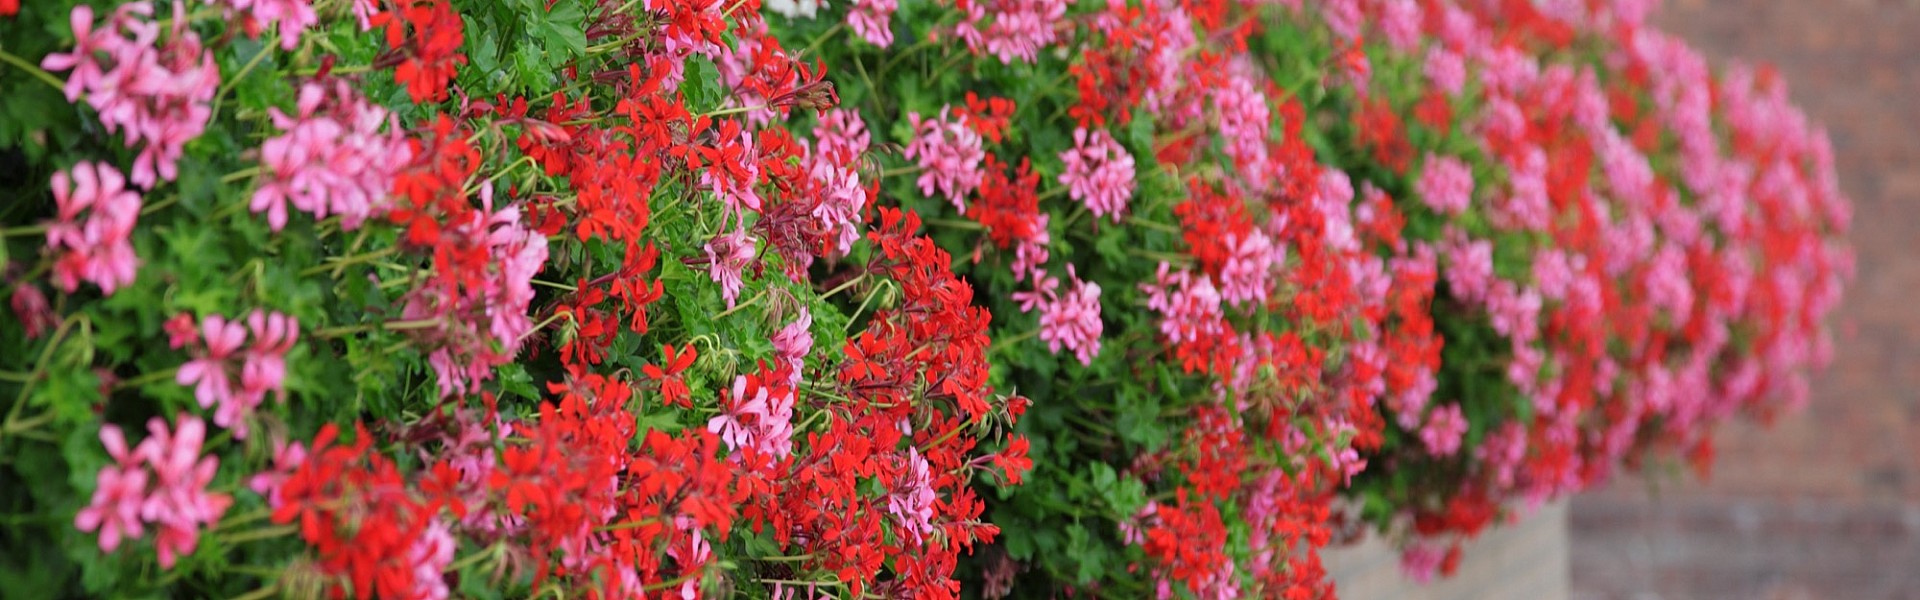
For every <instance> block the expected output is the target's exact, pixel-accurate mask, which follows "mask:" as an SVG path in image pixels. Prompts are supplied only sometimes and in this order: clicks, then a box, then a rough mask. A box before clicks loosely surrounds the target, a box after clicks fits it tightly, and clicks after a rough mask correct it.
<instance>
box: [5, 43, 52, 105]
mask: <svg viewBox="0 0 1920 600" xmlns="http://www.w3.org/2000/svg"><path fill="white" fill-rule="evenodd" d="M0 62H3V63H7V64H10V65H13V68H15V69H19V70H22V71H26V72H27V74H28V75H32V76H33V77H34V78H35V79H39V80H41V81H44V82H46V83H47V85H50V86H53V89H56V90H60V93H62V94H64V93H66V91H67V84H66V83H65V82H62V81H60V78H58V77H54V76H53V74H52V73H48V72H47V71H46V69H42V68H40V67H38V66H35V65H34V64H33V63H30V62H27V61H26V60H25V59H22V58H20V57H18V56H14V55H13V54H12V53H9V52H7V51H5V50H0Z"/></svg>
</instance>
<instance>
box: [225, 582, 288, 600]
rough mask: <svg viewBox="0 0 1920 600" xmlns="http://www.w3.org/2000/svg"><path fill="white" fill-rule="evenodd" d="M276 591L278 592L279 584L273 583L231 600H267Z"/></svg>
mask: <svg viewBox="0 0 1920 600" xmlns="http://www.w3.org/2000/svg"><path fill="white" fill-rule="evenodd" d="M278 591H280V582H279V581H275V582H273V583H269V584H267V585H264V586H261V587H260V589H257V590H254V591H251V592H247V593H245V594H241V595H238V596H234V597H233V598H232V600H266V599H267V598H272V597H273V594H274V592H278Z"/></svg>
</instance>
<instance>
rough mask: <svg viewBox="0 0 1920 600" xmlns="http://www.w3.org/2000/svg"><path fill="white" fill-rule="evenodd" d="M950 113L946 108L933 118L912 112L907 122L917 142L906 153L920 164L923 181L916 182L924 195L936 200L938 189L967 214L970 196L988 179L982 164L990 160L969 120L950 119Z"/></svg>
mask: <svg viewBox="0 0 1920 600" xmlns="http://www.w3.org/2000/svg"><path fill="white" fill-rule="evenodd" d="M947 113H948V109H945V108H942V109H940V116H938V117H935V118H931V119H924V118H921V117H920V114H919V113H909V114H908V115H907V121H908V122H909V123H911V124H912V125H913V139H912V140H911V141H909V142H908V143H907V147H906V150H905V151H904V152H903V154H904V155H905V156H906V157H907V158H910V159H914V160H916V161H918V163H919V166H920V178H919V179H918V180H917V181H916V183H917V184H918V185H919V186H920V193H921V194H924V195H926V196H927V197H933V196H934V192H935V191H936V190H937V191H938V192H939V194H940V195H941V196H945V197H946V199H947V200H948V201H950V202H952V203H953V207H954V208H955V209H957V210H959V211H960V213H961V214H966V212H967V205H966V198H967V194H970V193H973V190H975V189H977V188H979V187H980V180H981V179H982V178H984V177H986V172H985V171H984V170H982V168H981V164H982V163H984V162H985V161H986V159H987V152H986V150H985V148H984V146H983V145H982V144H983V142H982V140H981V138H980V134H979V133H975V132H974V131H973V128H971V127H968V126H967V124H966V118H965V117H959V118H955V119H953V120H948V119H947Z"/></svg>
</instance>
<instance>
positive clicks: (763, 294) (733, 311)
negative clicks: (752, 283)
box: [713, 289, 767, 321]
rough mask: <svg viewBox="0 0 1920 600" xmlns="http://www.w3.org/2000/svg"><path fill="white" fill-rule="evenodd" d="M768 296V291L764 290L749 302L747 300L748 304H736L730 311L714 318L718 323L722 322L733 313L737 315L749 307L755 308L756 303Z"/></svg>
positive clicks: (721, 312) (725, 311) (724, 311)
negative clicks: (721, 320)
mask: <svg viewBox="0 0 1920 600" xmlns="http://www.w3.org/2000/svg"><path fill="white" fill-rule="evenodd" d="M766 295H767V291H766V290H764V289H763V290H760V293H758V294H754V295H753V298H752V299H749V300H747V301H746V302H741V303H739V304H735V305H734V306H733V308H729V309H726V310H723V311H720V314H717V315H714V316H713V318H714V320H716V321H718V320H720V319H721V318H724V317H726V316H727V315H730V314H733V313H736V312H739V311H740V309H743V308H746V307H749V306H753V305H754V304H755V303H757V302H759V301H760V299H761V298H764V297H766Z"/></svg>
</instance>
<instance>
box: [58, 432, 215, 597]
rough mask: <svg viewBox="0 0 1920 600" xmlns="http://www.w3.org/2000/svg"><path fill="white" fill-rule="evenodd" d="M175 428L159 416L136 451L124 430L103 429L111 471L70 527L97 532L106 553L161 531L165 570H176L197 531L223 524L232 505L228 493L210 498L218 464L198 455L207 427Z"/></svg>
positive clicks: (158, 545)
mask: <svg viewBox="0 0 1920 600" xmlns="http://www.w3.org/2000/svg"><path fill="white" fill-rule="evenodd" d="M175 423H176V425H175V427H174V428H173V429H171V430H169V429H168V428H167V423H166V421H163V420H161V419H160V418H159V417H155V418H153V419H152V420H150V421H148V422H147V433H148V435H147V439H146V440H144V441H142V442H140V445H139V446H138V447H135V448H134V449H133V450H132V451H128V449H127V437H126V434H124V433H122V432H121V431H120V427H119V426H117V425H111V424H109V425H103V426H101V427H100V443H101V444H103V445H105V446H106V449H107V455H108V457H110V458H112V459H113V464H111V465H107V466H106V467H102V468H101V469H100V474H99V476H98V478H97V481H96V483H97V484H98V487H96V488H94V492H93V501H92V503H91V504H88V505H87V507H86V508H83V509H81V510H80V512H79V513H78V514H77V515H75V516H74V519H73V523H74V526H75V527H78V528H80V530H81V531H87V532H98V533H99V534H100V549H101V550H102V551H106V552H112V551H113V550H114V549H115V548H117V547H119V546H120V544H121V543H122V542H126V541H129V540H138V539H140V538H141V537H142V536H144V535H146V533H145V532H146V526H147V525H156V526H158V528H159V531H158V532H157V533H156V534H155V536H154V546H155V551H156V552H157V553H158V556H159V560H160V566H162V567H172V566H173V564H174V562H175V561H177V560H179V557H181V556H183V555H187V554H192V553H193V550H194V548H195V547H196V546H198V545H199V543H200V530H201V529H202V528H204V527H206V526H208V525H212V524H214V523H217V522H219V521H220V515H221V514H222V513H225V512H226V511H227V507H229V506H231V505H232V504H233V499H232V498H231V497H229V496H227V495H226V494H216V493H208V492H207V484H209V483H212V482H213V476H214V471H215V470H217V469H219V468H220V459H219V458H216V457H212V456H201V444H202V443H204V442H205V441H206V436H207V426H206V424H205V423H202V422H201V421H200V419H199V418H198V417H188V416H184V415H183V416H181V417H179V418H177V419H175Z"/></svg>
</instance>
